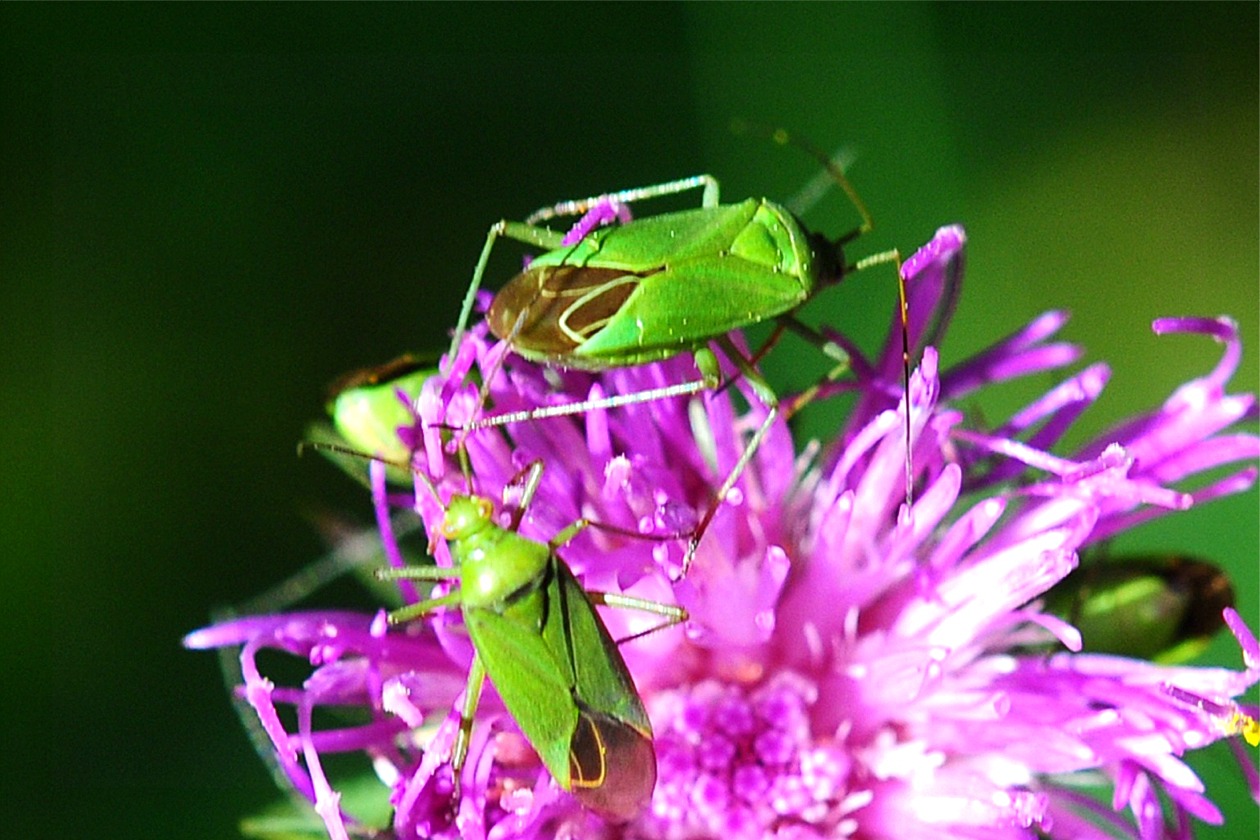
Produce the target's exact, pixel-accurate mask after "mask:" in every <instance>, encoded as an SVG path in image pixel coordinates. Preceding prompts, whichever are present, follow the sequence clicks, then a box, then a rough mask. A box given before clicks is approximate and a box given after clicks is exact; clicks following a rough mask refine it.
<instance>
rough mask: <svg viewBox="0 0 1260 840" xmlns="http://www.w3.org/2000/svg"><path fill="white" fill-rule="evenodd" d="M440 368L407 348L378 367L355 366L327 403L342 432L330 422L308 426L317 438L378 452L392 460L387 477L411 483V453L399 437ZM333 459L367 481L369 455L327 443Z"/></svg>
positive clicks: (332, 389) (383, 458) (388, 461)
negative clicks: (330, 426)
mask: <svg viewBox="0 0 1260 840" xmlns="http://www.w3.org/2000/svg"><path fill="white" fill-rule="evenodd" d="M434 373H436V370H435V368H434V367H433V366H432V365H427V364H425V363H424V362H422V361H420V360H419V359H418V358H416V357H415V356H413V355H411V354H409V353H406V354H403V355H401V356H398V357H397V358H395V359H392V360H390V361H388V362H386V363H385V364H383V365H377V366H375V367H369V368H362V369H359V370H355V371H351V372H350V373H347V374H345V375H344V376H341V377H339V378H338V379H337V380H336V381H335V382H334V383H333V384H332V385H331V386H329V389H328V400H327V403H326V407H327V410H328V416H329V417H330V418H331V420H332V424H333V427H334V429H335V430H336V433H337V434H336V435H335V436H334V435H333V434H332V433H331V431H330V430H328V429H327V427H326V426H313V427H312V428H311V429H309V430H308V437H310V438H311V440H312V442H316V443H321V444H322V443H329V444H337V443H342V444H344V445H346V446H348V447H350V448H351V449H353V450H355V451H357V452H365V453H368V454H371V455H375V456H377V457H378V458H379V459H380V460H381V461H382V462H383V463H385V465H386V473H385V475H386V478H387V479H388V480H389V481H390V482H391V483H394V484H411V483H412V477H411V471H410V470H409V469H407V468H405V467H402V466H398V465H399V464H408V463H410V461H411V452H410V451H409V450H408V449H407V447H406V445H405V444H404V443H403V440H402V438H400V437H399V434H398V430H399V429H400V428H405V427H410V426H413V425H415V422H416V418H415V414H414V412H413V410H412V405H413V404H414V402H415V400H416V398H417V397H418V396H419V394H420V389H421V388H422V387H424V383H425V381H427V380H428V378H429V377H430V376H432V375H433V374H434ZM319 448H320V451H321V452H323V453H324V454H325V455H326V456H327V457H328V458H329V459H330V460H332V461H333V462H334V463H336V464H337V466H339V467H341V468H342V469H343V470H345V471H346V472H347V473H349V474H350V475H351V476H352V477H353V478H355V479H356V480H359V481H364V480H365V477H364V475H363V470H362V465H363V459H361V458H357V457H353V456H348V455H346V454H345V453H344V452H343V451H342V450H340V449H339V448H338V447H336V446H321V447H319Z"/></svg>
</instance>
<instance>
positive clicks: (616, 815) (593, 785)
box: [569, 709, 656, 822]
mask: <svg viewBox="0 0 1260 840" xmlns="http://www.w3.org/2000/svg"><path fill="white" fill-rule="evenodd" d="M569 773H570V776H571V778H572V780H573V795H574V796H576V797H577V799H578V801H579V802H581V803H582V804H583V805H584V806H586V807H587V808H590V809H591V810H592V811H596V812H598V813H600V814H603V815H604V816H606V817H608V818H609V819H612V820H614V821H617V822H622V821H625V820H630V819H633V818H634V817H636V816H638V814H639V813H640V812H641V811H642V810H643V809H644V808H645V807H646V806H647V803H648V801H649V800H650V799H651V798H652V790H653V788H655V787H656V751H655V750H654V749H653V748H652V740H651V738H650V737H648V736H646V735H644V734H643V733H642V732H640V731H639V730H637V729H635V728H634V727H631V726H628V725H626V724H625V723H624V722H622V721H619V720H613V719H612V718H609V717H606V716H604V715H601V714H598V713H597V712H592V711H590V710H589V709H582V710H581V712H580V714H579V717H578V725H577V729H576V730H575V731H574V733H573V743H572V744H571V746H570V752H569Z"/></svg>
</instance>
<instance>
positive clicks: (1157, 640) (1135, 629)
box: [1045, 555, 1234, 664]
mask: <svg viewBox="0 0 1260 840" xmlns="http://www.w3.org/2000/svg"><path fill="white" fill-rule="evenodd" d="M1045 599H1046V610H1047V611H1048V612H1051V613H1053V614H1055V615H1057V616H1060V617H1061V618H1064V619H1065V620H1067V621H1070V622H1071V623H1072V624H1074V625H1075V626H1076V628H1077V629H1078V630H1080V631H1081V637H1082V643H1083V644H1084V649H1085V650H1087V651H1089V652H1091V653H1110V654H1115V655H1117V656H1132V657H1136V658H1138V659H1150V660H1152V661H1155V662H1165V663H1170V664H1171V663H1178V662H1186V661H1188V660H1191V659H1193V658H1195V657H1196V656H1198V655H1199V654H1201V653H1202V652H1203V651H1204V650H1205V649H1206V648H1207V646H1208V644H1209V643H1210V642H1211V641H1212V637H1213V636H1214V635H1215V634H1216V633H1217V631H1219V630H1220V629H1222V628H1223V627H1224V626H1225V619H1224V618H1223V617H1222V613H1223V612H1224V610H1225V608H1226V607H1233V606H1234V587H1233V584H1231V583H1230V580H1229V576H1228V575H1226V574H1225V572H1224V571H1223V570H1222V569H1220V568H1219V567H1217V566H1215V565H1214V564H1212V563H1209V562H1207V561H1206V560H1200V559H1197V558H1194V557H1182V556H1179V555H1149V556H1148V555H1134V556H1124V557H1114V558H1098V559H1097V560H1095V561H1093V562H1088V563H1087V564H1085V565H1082V566H1081V567H1080V568H1078V569H1076V570H1075V571H1074V572H1072V574H1070V575H1068V576H1067V577H1066V578H1064V579H1063V580H1061V581H1060V582H1059V583H1058V584H1057V585H1055V587H1054V588H1053V589H1051V590H1050V591H1049V592H1047V593H1046V596H1045Z"/></svg>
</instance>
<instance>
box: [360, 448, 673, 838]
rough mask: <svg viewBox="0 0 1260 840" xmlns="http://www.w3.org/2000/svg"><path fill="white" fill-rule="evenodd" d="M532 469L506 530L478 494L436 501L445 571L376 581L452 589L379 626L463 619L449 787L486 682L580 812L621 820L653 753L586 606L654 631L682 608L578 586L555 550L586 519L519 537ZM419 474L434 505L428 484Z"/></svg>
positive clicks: (646, 783) (385, 575)
mask: <svg viewBox="0 0 1260 840" xmlns="http://www.w3.org/2000/svg"><path fill="white" fill-rule="evenodd" d="M541 471H542V465H541V464H540V463H537V462H536V463H534V464H532V465H531V466H530V468H529V470H528V476H527V479H526V482H525V489H524V491H523V492H522V498H521V505H520V508H519V509H518V517H517V519H516V521H515V522H514V523H513V527H512V528H506V527H503V526H501V525H499V524H497V523H496V522H495V520H494V504H493V503H492V502H491V501H490V500H489V499H488V498H485V497H483V496H477V495H472V494H457V495H454V496H452V497H451V499H450V501H449V502H448V503H446V504H445V505H444V506H443V510H444V515H443V519H442V523H441V526H440V527H439V529H438V535H440V536H441V537H442V538H443V539H444V540H446V543H447V546H448V548H449V551H450V555H451V560H452V562H453V566H452V567H450V568H444V567H436V566H413V567H407V568H403V569H383V570H381V572H380V573H379V574H380V577H381V578H382V579H390V580H397V579H408V580H428V581H452V582H455V583H456V584H457V587H456V588H455V589H454V590H453V591H451V592H450V593H448V594H445V595H441V596H438V597H433V598H429V599H427V600H423V601H420V602H418V603H415V604H411V605H409V606H406V607H402V608H401V609H397V610H394V611H393V612H391V613H390V614H389V620H390V622H391V623H394V624H398V623H401V622H405V621H411V620H414V619H416V618H420V617H422V616H426V615H429V614H431V613H433V612H434V611H436V610H438V609H441V608H447V607H458V608H459V609H460V610H461V612H462V614H463V620H464V627H465V628H466V630H467V632H468V636H469V638H470V640H471V642H472V646H473V651H474V653H473V660H472V664H471V666H470V668H469V673H468V683H467V687H466V690H465V692H464V699H463V701H462V704H461V706H460V709H459V714H460V727H459V732H458V735H457V737H456V740H455V744H454V748H453V750H452V755H451V766H452V769H453V770H454V775H455V783H456V785H457V786H458V784H459V777H460V772H461V770H462V768H463V765H464V760H465V758H466V757H467V753H468V746H469V740H470V737H471V732H472V722H473V715H474V713H475V712H476V709H477V705H478V702H479V700H480V696H481V690H482V687H483V683H484V681H485V679H486V677H489V678H490V681H491V682H492V683H493V684H494V687H495V689H496V690H497V691H498V693H499V696H500V697H501V698H502V700H503V704H504V706H505V707H506V708H507V710H508V712H509V714H511V715H512V717H513V719H515V721H516V723H517V725H518V726H519V727H520V730H521V732H522V734H523V735H524V736H525V738H526V739H527V740H528V741H529V743H530V744H531V745H532V746H533V748H534V750H535V751H536V752H537V753H538V756H539V758H540V759H541V760H542V763H543V765H544V766H546V768H547V770H548V771H549V772H550V773H551V775H552V776H553V777H554V778H555V780H556V782H557V783H558V784H559V785H560V786H561V787H562V788H564V789H565V790H567V791H569V792H571V793H572V794H573V795H574V796H575V797H576V798H577V799H578V801H579V802H580V803H581V804H582V805H583V806H584V807H586V808H589V809H590V810H592V811H594V812H596V813H597V814H600V815H601V816H603V817H605V818H607V819H609V820H611V821H614V822H624V821H626V820H629V819H631V818H633V817H634V816H636V815H637V814H638V813H639V812H641V811H642V810H643V808H644V807H646V805H647V803H648V801H649V800H650V798H651V796H652V790H653V788H654V787H655V784H656V752H655V749H654V747H653V745H652V725H651V723H650V722H649V720H648V716H647V712H646V710H645V709H644V707H643V701H642V700H641V699H640V698H639V695H638V693H637V691H636V690H635V686H634V681H633V679H632V678H631V676H630V672H629V670H628V669H627V667H626V664H625V660H624V659H623V658H622V656H621V654H620V652H619V651H618V649H617V643H616V642H615V641H614V640H613V639H612V636H611V635H610V634H609V632H608V629H607V628H606V627H605V626H604V623H603V621H602V620H601V619H600V618H599V615H598V614H597V613H596V611H595V605H596V604H597V603H599V604H605V605H609V606H615V607H628V608H633V609H640V610H644V611H648V612H652V613H655V614H657V615H661V616H663V617H664V618H665V622H664V623H663V624H662V625H660V626H659V627H656V628H653V630H657V629H663V628H664V627H667V626H672V625H674V624H678V623H680V622H682V621H685V620H686V612H685V611H684V610H683V609H682V608H680V607H677V606H673V605H668V604H660V603H656V602H653V601H647V600H643V599H639V598H633V597H629V596H625V595H615V594H611V593H603V594H601V593H593V592H588V591H587V590H586V589H584V588H583V587H582V585H581V584H580V583H579V582H578V580H577V578H575V577H574V575H573V573H572V572H571V571H570V570H569V567H568V566H567V565H566V564H565V562H564V560H563V559H562V558H561V557H560V556H559V555H558V554H557V553H556V548H557V546H559V545H562V544H563V543H565V542H567V541H568V540H570V539H571V538H572V537H573V536H574V535H576V534H577V533H578V532H579V531H580V530H582V529H583V528H585V527H588V526H589V525H590V524H591V523H588V522H585V521H579V522H577V523H574V524H573V525H571V526H569V527H568V528H566V529H564V530H563V531H562V532H561V533H560V534H558V535H557V536H556V537H555V538H553V539H552V540H551V541H550V542H545V543H544V542H539V541H537V540H533V539H529V538H527V537H524V536H522V535H521V534H519V533H518V532H517V531H516V530H515V528H516V526H517V525H518V524H519V515H520V514H523V512H524V510H525V508H526V507H527V506H528V504H529V502H530V500H531V499H532V497H533V494H534V492H535V490H536V488H537V487H538V483H539V480H540V478H541ZM417 475H418V476H419V478H420V480H421V482H422V483H423V484H424V485H425V486H427V487H428V489H429V491H430V492H431V493H432V495H433V496H434V497H435V498H437V490H436V488H435V487H434V486H433V485H432V484H431V483H430V482H429V481H428V479H427V478H426V477H425V476H423V475H422V474H419V473H418V474H417ZM439 504H441V502H440V501H439ZM602 527H607V526H602ZM613 530H616V529H613ZM649 632H651V631H649ZM640 635H641V634H640Z"/></svg>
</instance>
